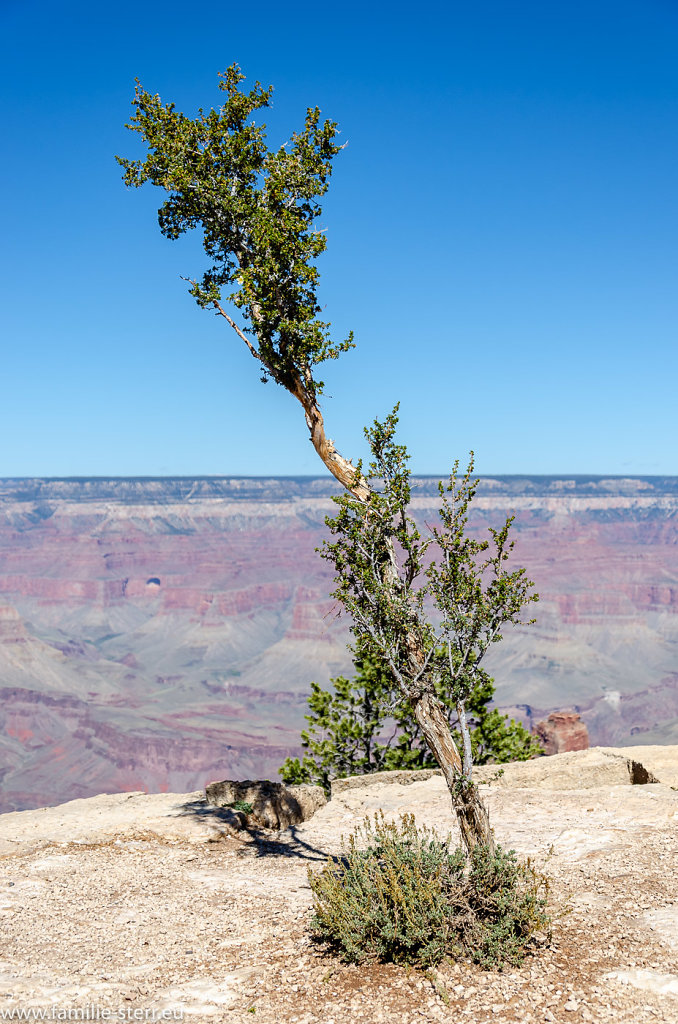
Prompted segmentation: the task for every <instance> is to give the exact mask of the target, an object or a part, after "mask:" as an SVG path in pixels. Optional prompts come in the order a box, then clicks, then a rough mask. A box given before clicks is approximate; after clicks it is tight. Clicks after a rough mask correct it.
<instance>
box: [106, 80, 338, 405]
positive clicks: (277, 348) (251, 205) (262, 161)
mask: <svg viewBox="0 0 678 1024" xmlns="http://www.w3.org/2000/svg"><path fill="white" fill-rule="evenodd" d="M219 77H220V78H221V81H220V83H219V88H220V89H221V91H222V92H224V93H225V94H226V99H225V102H224V103H223V105H221V106H220V107H219V108H218V109H216V110H215V109H212V110H209V111H207V112H205V111H204V110H202V109H200V110H199V111H198V115H197V117H195V118H193V119H191V118H190V117H187V116H186V115H185V114H182V113H180V112H178V111H177V110H175V107H174V104H173V103H168V104H163V103H162V101H161V99H160V97H159V96H157V95H155V96H154V95H151V93H148V92H146V91H145V90H144V89H143V88H142V87H141V85H140V83H139V81H138V80H137V84H136V91H135V97H134V100H133V106H134V108H135V111H134V114H133V116H132V117H131V118H130V122H129V124H128V125H127V127H128V128H129V129H130V130H131V131H133V132H137V133H138V134H139V135H140V136H141V139H142V140H143V142H144V143H145V145H146V147H147V155H146V157H145V159H144V160H130V159H125V158H122V157H116V159H117V161H118V163H119V164H120V165H121V166H122V167H123V168H124V176H123V180H124V182H125V184H126V185H128V186H131V187H134V188H138V187H140V186H141V185H144V184H146V183H147V182H150V183H151V184H152V185H156V186H158V187H160V188H162V189H164V190H165V191H166V192H168V193H169V198H168V199H166V200H165V202H164V203H163V204H162V206H161V207H160V209H159V211H158V221H159V224H160V230H161V231H162V233H163V234H164V235H165V236H166V237H167V238H170V239H176V238H179V237H180V236H181V235H182V234H184V233H185V232H187V231H190V230H192V229H195V228H197V229H201V230H202V235H203V246H204V250H205V253H206V254H207V256H208V258H209V260H210V261H211V266H210V267H209V269H208V270H207V271H206V272H205V273H204V274H203V276H202V279H201V280H200V281H196V280H194V281H192V282H191V284H192V287H191V289H190V291H191V294H192V295H193V296H194V297H195V299H196V301H197V303H198V305H200V306H202V307H203V308H209V307H213V308H215V309H218V310H219V311H220V312H223V311H221V309H220V307H219V302H220V301H221V298H222V292H223V289H224V288H227V289H229V288H232V290H230V291H228V292H227V294H226V295H225V296H224V297H225V298H226V299H228V300H229V301H230V302H232V303H233V304H234V305H235V306H236V307H237V309H238V310H240V311H241V313H242V314H243V316H244V317H245V320H246V321H249V323H250V324H251V325H253V328H254V330H251V329H248V328H244V333H245V334H251V335H252V334H254V335H256V339H257V345H258V349H257V351H256V352H254V351H253V354H256V355H257V358H259V359H261V362H262V364H263V379H268V378H273V379H274V380H275V381H277V382H278V383H279V384H282V385H283V386H284V387H286V388H288V389H289V390H292V391H294V390H295V389H296V388H297V387H298V385H299V383H300V382H301V383H302V384H303V387H304V388H305V389H306V390H307V391H308V392H309V393H311V394H313V395H315V394H320V393H321V392H322V387H323V385H322V381H319V380H315V379H314V378H313V373H312V368H313V366H314V365H316V364H318V363H321V362H323V361H324V360H326V359H336V358H337V357H338V356H339V354H340V353H341V352H344V351H346V350H347V349H348V348H350V347H352V337H349V338H348V339H347V340H346V341H344V342H341V343H340V344H333V342H332V341H331V338H330V333H329V328H330V325H329V324H328V323H325V322H324V321H322V320H319V319H318V313H320V311H321V307H320V305H319V303H318V299H317V287H318V278H319V275H318V269H317V266H316V261H317V259H318V257H319V256H320V255H321V253H322V252H324V250H325V247H326V240H325V235H324V234H323V232H322V231H321V230H318V228H316V227H315V221H316V219H317V218H318V217H319V216H320V214H321V212H322V208H321V206H320V202H319V200H320V198H321V197H322V196H323V195H324V194H325V192H326V191H327V188H328V183H329V178H330V175H331V173H332V160H333V158H334V157H335V156H336V154H337V153H338V152H339V150H340V149H341V147H340V146H339V145H337V142H336V136H337V126H336V124H334V123H333V122H332V121H321V120H320V111H319V109H318V108H317V107H314V108H310V107H309V109H308V110H307V111H306V117H305V121H304V126H303V129H302V130H301V131H300V132H298V133H296V132H295V133H294V134H293V135H292V138H291V139H290V141H289V142H286V143H285V144H284V145H282V146H280V147H279V148H278V149H277V150H269V149H268V147H267V144H266V132H265V128H266V126H265V124H257V122H256V117H257V114H258V113H259V112H260V111H261V110H262V109H264V108H266V107H269V106H270V104H271V96H272V94H273V89H272V87H269V88H268V89H264V88H262V86H261V85H260V83H259V82H256V83H255V85H254V87H253V89H251V90H250V91H249V92H245V91H241V90H240V88H239V85H240V83H241V82H243V81H244V79H245V76H244V75H243V74H242V72H241V71H240V68H239V67H238V66H237V64H233V65H231V67H229V68H228V70H227V71H226V72H225V73H224V74H221V75H220V76H219Z"/></svg>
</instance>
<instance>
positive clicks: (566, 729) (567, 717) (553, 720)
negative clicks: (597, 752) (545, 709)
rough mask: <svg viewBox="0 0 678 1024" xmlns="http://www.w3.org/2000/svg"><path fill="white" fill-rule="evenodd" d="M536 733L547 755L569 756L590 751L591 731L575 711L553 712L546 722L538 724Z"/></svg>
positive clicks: (535, 729)
mask: <svg viewBox="0 0 678 1024" xmlns="http://www.w3.org/2000/svg"><path fill="white" fill-rule="evenodd" d="M534 733H535V735H536V736H537V738H538V739H539V740H541V742H542V744H543V745H544V753H545V754H568V753H570V751H572V750H588V749H589V731H588V729H587V728H586V725H585V724H584V722H582V720H581V716H580V715H578V714H577V713H576V712H575V711H553V712H552V713H551V714H550V715H549V716H548V718H547V719H546V721H545V722H537V724H536V725H535V727H534Z"/></svg>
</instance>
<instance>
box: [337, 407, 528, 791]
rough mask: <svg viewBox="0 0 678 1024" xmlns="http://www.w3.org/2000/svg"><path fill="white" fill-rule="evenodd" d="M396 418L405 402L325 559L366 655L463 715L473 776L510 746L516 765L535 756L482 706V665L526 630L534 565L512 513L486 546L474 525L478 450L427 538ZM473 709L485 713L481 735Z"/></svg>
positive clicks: (408, 690)
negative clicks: (521, 560)
mask: <svg viewBox="0 0 678 1024" xmlns="http://www.w3.org/2000/svg"><path fill="white" fill-rule="evenodd" d="M397 422H398V417H397V406H396V408H395V409H394V411H393V412H392V413H391V414H390V415H389V416H387V417H386V419H385V421H384V422H383V423H381V422H379V421H378V420H375V422H374V425H373V427H372V428H370V429H368V430H366V431H365V435H366V437H367V440H368V442H369V445H370V449H371V452H372V461H371V462H370V465H369V469H368V473H367V480H368V484H369V486H370V493H369V498H368V500H367V501H359V500H357V499H356V497H355V496H354V495H353V494H351V493H350V492H345V493H343V494H341V495H339V496H338V497H335V498H334V499H333V500H334V501H335V502H336V504H337V505H338V506H339V511H338V512H337V514H336V516H334V517H333V518H328V520H327V525H328V527H329V529H330V532H331V534H332V538H333V539H332V540H331V541H329V542H326V543H325V545H324V548H323V550H322V554H323V556H324V557H325V558H327V559H328V560H329V561H331V562H332V563H333V565H334V567H335V573H336V575H335V590H334V592H333V596H334V597H335V598H336V599H337V600H339V601H340V602H341V604H342V605H343V606H344V608H345V609H346V611H347V612H348V613H349V615H350V617H351V619H352V622H353V625H352V632H353V634H354V636H355V637H356V641H357V644H356V649H357V650H358V651H359V653H360V657H361V658H363V659H364V658H366V657H367V658H370V657H371V658H373V659H375V660H376V661H378V662H380V663H382V664H383V665H384V667H385V670H387V671H388V672H389V673H390V675H391V677H392V680H393V684H394V689H395V690H396V691H399V699H400V702H401V704H402V702H403V700H404V701H406V702H409V703H410V705H413V704H414V703H415V702H416V700H417V699H418V697H420V696H421V694H423V693H425V692H427V693H430V694H435V695H436V696H437V697H438V699H439V700H441V701H442V702H443V704H444V705H445V706H446V708H447V709H448V711H450V710H451V709H452V708H454V710H455V712H456V718H457V723H458V727H459V732H460V736H461V740H462V749H463V767H464V775H465V776H468V777H470V775H471V770H472V765H473V759H474V754H475V755H476V756H477V755H480V756H481V757H482V756H483V753H484V752H486V753H487V754H488V755H489V756H494V753H495V751H496V752H500V751H503V754H502V756H503V757H504V759H506V758H507V756H508V755H510V754H511V753H512V749H513V750H515V751H516V752H518V751H520V750H521V749H525V743H526V737H525V736H524V734H523V733H522V732H521V730H520V727H518V728H517V729H514V730H513V732H512V733H507V732H506V729H505V727H504V726H503V723H502V721H501V716H499V715H495V716H494V717H493V718H489V717H488V715H487V714H485V713H484V712H482V711H481V708H482V706H483V705H486V703H487V701H486V700H485V699H484V697H483V694H487V693H488V686H489V687H491V680H490V679H489V677H488V676H487V674H486V673H485V672H484V671H483V670H482V668H481V665H480V663H481V661H482V658H483V657H484V655H485V653H486V652H487V649H488V648H489V646H490V645H491V644H493V643H497V642H498V641H500V640H501V639H502V630H503V629H504V627H505V626H506V625H509V624H518V623H522V622H523V620H522V619H521V617H520V616H521V612H522V609H523V608H524V607H525V606H526V605H528V604H529V603H531V602H532V601H536V600H538V597H537V595H536V594H534V593H532V588H533V586H534V584H532V583H531V582H530V580H528V579H527V578H526V576H525V570H524V569H522V568H517V569H515V568H509V567H508V566H507V565H506V563H507V561H508V559H509V557H510V553H511V551H512V549H513V541H510V540H509V531H510V528H511V524H512V522H513V517H512V516H511V517H509V518H507V519H506V521H505V523H504V525H503V527H502V528H501V529H500V530H496V529H493V528H490V530H489V534H490V537H489V539H487V538H486V539H482V540H479V539H477V538H476V537H474V536H473V534H472V533H471V531H470V530H469V528H468V520H469V506H470V504H471V502H472V500H473V497H474V495H475V492H476V489H477V486H478V484H477V481H474V480H472V479H471V474H472V471H473V454H472V453H471V461H470V463H469V467H468V470H467V472H466V474H465V475H464V476H463V477H462V478H461V479H460V478H459V477H458V475H457V471H458V464H457V463H455V465H454V469H453V471H452V474H451V476H450V479H449V483H448V485H447V487H445V486H443V484H440V485H439V488H440V499H441V501H440V507H439V510H438V515H439V524H438V525H437V526H436V525H434V526H432V527H430V528H429V532H428V536H426V537H422V535H421V533H420V531H419V529H418V527H417V524H416V523H415V521H414V519H413V518H412V516H411V515H410V514H409V506H410V499H411V485H410V471H409V468H408V459H409V456H408V454H407V451H406V449H405V447H404V446H403V445H399V444H397V443H396V440H395V430H396V425H397ZM359 471H362V467H359ZM431 605H432V606H433V614H432V615H431V616H430V617H429V611H430V610H431ZM532 621H533V620H532ZM474 701H475V702H476V703H475V708H472V706H471V705H472V702H474ZM479 712H480V713H479ZM398 713H400V714H401V715H402V712H396V716H397V714H398ZM469 714H470V715H473V714H475V715H476V728H475V738H474V739H472V738H471V725H470V723H469V722H468V721H467V719H468V716H469ZM448 719H449V715H448ZM413 738H415V739H416V737H413ZM400 750H401V761H400V763H401V764H402V760H403V759H404V760H405V761H407V759H408V757H409V756H410V755H409V754H408V751H411V750H412V743H411V742H408V737H407V728H406V729H405V730H403V732H402V733H401V743H400ZM531 752H533V751H531ZM527 756H530V754H528V755H527ZM495 759H496V758H495ZM392 763H393V759H391V764H392Z"/></svg>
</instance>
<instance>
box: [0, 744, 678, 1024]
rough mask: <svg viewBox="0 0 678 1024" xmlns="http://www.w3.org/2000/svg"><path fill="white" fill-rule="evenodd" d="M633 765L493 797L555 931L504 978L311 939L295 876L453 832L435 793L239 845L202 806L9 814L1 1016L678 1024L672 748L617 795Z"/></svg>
mask: <svg viewBox="0 0 678 1024" xmlns="http://www.w3.org/2000/svg"><path fill="white" fill-rule="evenodd" d="M619 755H623V756H619ZM627 756H629V751H628V750H623V751H600V750H593V751H581V752H577V753H574V754H561V755H556V756H554V757H551V758H545V759H542V760H540V761H537V762H530V763H529V764H527V765H516V766H508V768H507V770H506V772H505V774H504V775H503V776H502V777H501V778H499V779H497V780H495V781H493V782H487V781H486V783H485V785H484V787H483V789H484V792H485V795H486V797H487V800H488V803H489V806H490V809H491V815H492V821H493V824H494V828H495V832H496V835H497V838H498V840H499V841H500V842H501V843H502V845H504V846H509V847H514V848H515V849H516V850H517V851H518V852H519V853H520V854H522V855H526V856H531V857H533V858H534V859H535V860H536V862H537V863H538V864H540V865H542V866H543V868H544V870H545V871H546V873H547V874H548V875H549V877H550V878H551V887H552V898H553V906H554V909H555V910H556V912H557V913H558V914H559V915H560V916H559V917H558V919H557V921H556V924H555V927H554V931H553V939H552V942H551V944H550V945H548V946H543V947H537V948H536V949H535V950H534V952H533V953H532V955H531V956H530V957H528V959H527V960H526V961H525V963H524V964H523V966H522V967H521V968H519V969H513V968H512V969H508V970H506V971H504V972H503V973H499V972H493V971H491V972H487V971H482V970H480V969H479V968H477V967H474V966H471V965H469V964H466V963H461V964H445V965H443V966H441V967H440V968H439V969H438V970H437V971H436V972H435V973H434V974H429V975H425V974H422V973H418V972H416V971H408V970H404V969H402V968H398V967H394V966H388V965H387V966H372V967H360V968H359V967H355V966H347V965H344V964H342V963H341V962H340V961H339V960H338V959H337V958H336V957H334V956H332V955H330V954H328V953H326V952H325V951H323V950H322V949H320V948H318V947H316V946H315V945H314V944H313V942H312V941H311V940H310V938H309V936H308V932H307V922H308V919H309V916H310V907H311V894H310V890H309V886H308V880H307V871H308V869H309V868H311V869H312V870H313V869H317V868H319V867H320V866H321V865H322V864H323V862H324V859H325V857H326V855H327V854H328V853H337V852H339V849H340V841H341V835H342V833H344V834H345V833H347V832H348V831H350V830H351V828H352V827H353V825H354V824H355V823H356V822H357V821H358V820H360V819H361V818H362V817H363V816H364V814H365V813H372V812H373V811H374V810H376V809H378V808H383V809H384V810H385V812H386V813H387V814H392V815H396V814H398V813H400V812H401V811H412V812H414V813H415V814H416V817H417V819H418V821H420V822H421V823H422V824H423V823H426V824H429V825H432V826H434V827H435V828H436V829H438V830H439V831H441V832H442V833H445V832H446V831H448V830H449V829H450V828H451V826H452V820H451V815H450V810H449V803H448V799H447V796H446V793H445V790H444V787H443V784H442V781H441V779H440V778H439V777H436V776H433V777H430V778H426V779H424V780H422V781H418V782H415V783H413V784H409V785H402V784H400V783H397V782H393V781H389V780H388V779H387V780H384V779H383V778H381V779H380V780H379V781H377V782H373V783H372V784H370V785H368V786H363V787H360V786H355V787H353V788H351V787H350V786H344V787H342V788H339V792H337V793H336V795H335V796H334V798H333V799H332V800H331V801H330V803H329V804H328V805H327V807H325V808H324V809H322V810H321V811H319V812H318V813H317V814H316V815H315V816H314V817H313V818H312V819H311V820H310V821H308V822H306V823H305V824H304V825H302V826H299V827H297V828H296V829H291V830H288V831H287V832H284V833H278V834H276V833H271V832H267V833H263V832H261V833H259V834H256V835H253V834H248V833H242V832H241V833H237V834H233V833H232V831H231V830H230V829H229V828H228V827H227V825H226V824H225V822H224V820H223V818H222V817H220V812H219V811H218V810H217V809H214V808H208V807H207V806H206V804H205V803H204V801H203V799H202V794H200V793H196V794H188V795H184V796H177V795H175V794H174V795H173V794H166V795H160V796H145V795H142V794H128V793H125V794H116V795H115V796H101V797H95V798H92V799H89V800H80V801H74V802H72V803H70V804H66V805H62V806H61V807H56V808H48V809H43V810H40V811H24V812H19V813H14V814H6V815H3V816H2V817H0V934H1V936H2V947H1V951H0V958H1V959H0V1019H3V1016H2V1015H3V1013H4V1014H5V1015H6V1014H7V1012H8V1011H9V1010H11V1009H14V1010H19V1009H23V1010H26V1009H28V1008H34V1009H36V1010H37V1009H40V1008H44V1007H51V1006H54V1007H56V1008H58V1010H62V1011H63V1010H66V1009H74V1008H77V1007H79V1008H82V1009H83V1011H84V1008H85V1007H89V1008H90V1009H89V1013H90V1019H97V1018H96V1017H94V1013H95V1012H98V1013H99V1019H104V1018H103V1016H102V1011H103V1010H104V1009H108V1011H109V1013H110V1015H111V1016H110V1018H109V1019H116V1020H117V1019H128V1020H134V1019H137V1020H151V1019H161V1012H162V1011H163V1010H164V1011H165V1019H169V1020H172V1019H174V1020H176V1019H181V1017H182V1015H183V1017H184V1019H186V1020H191V1021H196V1022H199V1021H202V1020H204V1021H206V1022H207V1021H214V1022H215V1024H218V1022H220V1021H228V1022H235V1021H246V1020H258V1021H261V1022H265V1024H282V1022H284V1024H288V1022H289V1024H349V1022H351V1024H353V1022H358V1021H365V1022H373V1021H384V1022H387V1021H388V1022H391V1021H397V1022H402V1024H414V1022H419V1021H422V1022H423V1021H430V1022H437V1021H447V1020H459V1019H460V1020H468V1021H472V1022H474V1024H484V1022H490V1021H492V1022H493V1024H508V1022H511V1024H517V1022H520V1024H531V1022H542V1021H549V1022H553V1021H555V1022H568V1024H569V1022H572V1024H575V1022H578V1021H593V1022H596V1021H601V1022H605V1021H615V1022H617V1021H620V1022H621V1021H628V1022H629V1024H630V1022H633V1024H643V1022H649V1021H652V1022H660V1021H663V1022H667V1024H669V1022H671V1024H673V1022H675V1021H676V1020H678V892H677V891H676V881H675V880H676V877H678V842H677V840H678V817H677V811H678V791H677V790H676V789H675V788H674V787H677V786H678V747H673V748H648V747H646V748H643V749H642V757H643V764H644V765H645V767H646V768H647V769H648V770H649V771H650V772H651V773H652V774H653V775H654V776H655V777H656V778H658V779H659V780H660V781H659V783H655V784H648V785H631V782H630V775H629V773H628V771H627V767H626V757H627ZM630 756H631V757H635V756H638V757H640V756H641V754H640V753H636V752H635V751H632V752H630ZM486 774H487V773H486ZM152 1014H154V1015H155V1016H152ZM17 1019H18V1018H17ZM52 1019H67V1018H66V1017H65V1016H62V1017H58V1016H54V1017H53V1018H52ZM70 1019H74V1017H73V1016H71V1018H70Z"/></svg>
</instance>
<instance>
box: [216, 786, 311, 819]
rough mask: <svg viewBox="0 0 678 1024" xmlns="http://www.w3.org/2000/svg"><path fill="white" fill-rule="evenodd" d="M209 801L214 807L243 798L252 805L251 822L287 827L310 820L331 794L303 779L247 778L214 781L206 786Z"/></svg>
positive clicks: (227, 805)
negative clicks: (292, 783)
mask: <svg viewBox="0 0 678 1024" xmlns="http://www.w3.org/2000/svg"><path fill="white" fill-rule="evenodd" d="M205 796H206V798H207V803H208V804H211V806H212V807H231V806H232V805H233V804H235V803H238V802H239V801H242V802H243V803H247V804H251V805H252V813H251V814H248V815H247V822H248V824H250V823H251V824H253V825H259V826H261V827H262V828H270V829H277V830H280V829H285V828H289V827H290V826H291V825H299V824H301V822H302V821H308V819H309V818H311V817H313V815H314V814H315V812H316V811H317V810H318V809H319V808H320V807H323V806H324V805H325V804H326V803H327V797H326V796H325V794H324V792H323V790H322V789H321V787H320V786H310V785H308V784H306V783H302V784H301V785H299V786H285V785H284V784H283V783H282V782H269V780H268V779H264V780H261V781H257V782H252V781H250V780H246V781H244V782H235V781H233V780H231V779H225V780H224V781H223V782H210V784H209V785H208V786H207V787H206V789H205Z"/></svg>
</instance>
